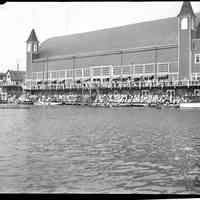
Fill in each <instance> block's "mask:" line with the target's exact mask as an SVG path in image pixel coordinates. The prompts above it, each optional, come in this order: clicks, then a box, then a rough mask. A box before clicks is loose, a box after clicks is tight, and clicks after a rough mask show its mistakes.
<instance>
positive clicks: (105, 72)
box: [102, 67, 110, 76]
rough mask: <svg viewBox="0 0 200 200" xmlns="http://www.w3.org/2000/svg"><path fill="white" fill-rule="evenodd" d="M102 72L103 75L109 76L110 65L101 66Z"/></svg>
mask: <svg viewBox="0 0 200 200" xmlns="http://www.w3.org/2000/svg"><path fill="white" fill-rule="evenodd" d="M102 73H103V76H109V75H110V67H103V68H102Z"/></svg>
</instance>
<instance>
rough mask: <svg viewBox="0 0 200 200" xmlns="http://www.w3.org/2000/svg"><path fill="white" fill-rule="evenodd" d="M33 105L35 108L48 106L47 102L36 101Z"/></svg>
mask: <svg viewBox="0 0 200 200" xmlns="http://www.w3.org/2000/svg"><path fill="white" fill-rule="evenodd" d="M34 105H36V106H48V105H49V102H45V101H36V102H34Z"/></svg>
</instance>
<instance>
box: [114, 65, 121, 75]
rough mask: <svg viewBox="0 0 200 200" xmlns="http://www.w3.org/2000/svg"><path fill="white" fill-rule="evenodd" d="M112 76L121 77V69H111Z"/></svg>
mask: <svg viewBox="0 0 200 200" xmlns="http://www.w3.org/2000/svg"><path fill="white" fill-rule="evenodd" d="M113 75H115V76H116V75H121V67H120V66H118V67H113Z"/></svg>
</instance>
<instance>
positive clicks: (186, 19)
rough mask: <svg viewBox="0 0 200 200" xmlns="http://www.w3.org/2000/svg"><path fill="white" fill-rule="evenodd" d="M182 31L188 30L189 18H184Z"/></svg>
mask: <svg viewBox="0 0 200 200" xmlns="http://www.w3.org/2000/svg"><path fill="white" fill-rule="evenodd" d="M181 29H182V30H187V29H188V18H187V17H184V18H183V19H182V20H181Z"/></svg>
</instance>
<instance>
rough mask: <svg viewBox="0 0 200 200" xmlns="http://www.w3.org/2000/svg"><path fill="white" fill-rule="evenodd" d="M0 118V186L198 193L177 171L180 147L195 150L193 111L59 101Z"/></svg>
mask: <svg viewBox="0 0 200 200" xmlns="http://www.w3.org/2000/svg"><path fill="white" fill-rule="evenodd" d="M152 116H153V117H152ZM0 120H1V130H0V133H1V134H0V161H1V162H0V171H1V173H0V177H1V178H0V183H1V184H0V192H34V193H35V192H36V193H37V192H50V193H60V192H62V193H63V192H69V193H70V192H71V193H74V192H75V193H80V192H81V193H91V192H92V193H99V192H100V193H157V194H158V193H167V194H170V193H174V194H175V193H180V194H181V193H199V191H198V190H196V189H190V191H189V190H188V188H187V187H186V185H187V184H186V182H185V180H184V178H183V176H182V175H181V173H180V171H181V167H182V165H183V164H182V163H184V162H182V161H183V160H184V159H185V158H184V152H183V150H181V148H184V147H187V148H192V150H191V151H187V152H189V153H190V154H191V155H192V156H193V157H192V156H191V159H197V156H198V155H199V153H200V148H199V144H200V138H199V136H198V131H197V130H199V128H200V123H199V112H196V111H191V112H178V111H175V110H166V109H165V111H164V110H161V111H159V112H158V111H157V110H155V109H134V108H123V109H121V108H119V109H118V108H117V109H93V108H87V107H84V108H83V107H70V106H59V107H54V108H53V107H52V108H45V109H44V108H41V107H35V108H34V109H27V110H11V109H9V110H7V111H6V112H5V110H4V111H3V110H1V112H0ZM196 155H197V156H196ZM175 157H179V158H180V159H178V160H176V159H175ZM190 174H191V175H197V174H198V172H196V171H194V170H193V169H191V172H190Z"/></svg>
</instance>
